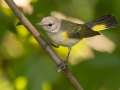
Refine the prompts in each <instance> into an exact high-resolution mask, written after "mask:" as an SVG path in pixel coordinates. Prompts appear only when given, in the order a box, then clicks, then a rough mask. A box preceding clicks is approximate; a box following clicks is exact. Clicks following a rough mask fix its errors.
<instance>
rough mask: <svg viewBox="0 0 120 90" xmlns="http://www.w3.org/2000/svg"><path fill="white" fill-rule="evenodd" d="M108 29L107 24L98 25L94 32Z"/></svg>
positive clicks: (94, 27) (93, 28)
mask: <svg viewBox="0 0 120 90" xmlns="http://www.w3.org/2000/svg"><path fill="white" fill-rule="evenodd" d="M105 29H107V26H106V25H105V24H98V25H95V26H93V27H92V30H93V31H101V30H105Z"/></svg>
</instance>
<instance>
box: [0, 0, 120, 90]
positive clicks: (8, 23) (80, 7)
mask: <svg viewBox="0 0 120 90" xmlns="http://www.w3.org/2000/svg"><path fill="white" fill-rule="evenodd" d="M14 1H16V3H17V5H18V6H19V8H20V9H21V10H23V12H24V13H25V15H26V16H27V17H28V19H29V20H30V21H31V22H32V23H33V24H34V25H35V24H36V23H37V22H39V21H40V20H41V19H42V18H43V17H45V16H47V15H49V14H50V12H51V11H60V12H62V13H64V14H66V15H68V16H72V17H75V18H80V19H82V20H84V21H86V22H87V21H90V20H93V19H95V18H96V17H99V16H103V15H106V14H112V15H114V16H116V18H117V20H118V22H119V21H120V0H14ZM22 2H24V3H22ZM17 22H18V19H17V18H16V17H15V15H14V14H13V13H12V11H11V10H10V9H9V8H8V7H7V5H6V4H5V3H4V0H0V90H74V89H73V88H72V86H71V85H70V84H69V82H68V81H67V80H66V78H65V77H64V76H63V75H62V74H61V73H57V72H56V70H57V68H56V66H55V64H54V63H53V62H52V61H51V60H50V58H49V56H48V55H47V54H46V53H45V52H44V50H43V49H42V48H40V47H39V45H38V44H37V42H36V41H35V40H34V38H33V37H32V36H31V34H29V32H27V30H26V29H25V27H24V26H22V25H18V26H17V25H16V23H17ZM37 28H38V27H37ZM119 28H120V27H119V25H118V26H117V28H113V29H111V30H110V29H109V30H106V31H102V34H104V35H105V36H106V37H107V38H109V39H110V40H111V41H112V42H113V43H114V44H115V47H116V48H115V50H114V51H113V52H112V53H108V52H100V51H97V50H95V49H92V48H90V47H89V46H87V45H86V44H85V42H83V41H81V42H80V43H79V44H77V45H76V46H75V49H74V50H73V51H72V53H71V56H70V58H71V61H70V63H69V66H70V69H71V70H72V72H73V73H74V74H75V76H76V77H77V78H78V79H79V81H80V83H81V85H82V86H83V87H84V89H85V90H120V30H119ZM38 29H39V31H40V32H41V33H44V32H43V30H42V29H41V28H38ZM101 44H104V43H101ZM96 46H97V44H96ZM55 50H56V52H57V53H58V54H59V55H60V56H61V57H62V58H63V59H64V58H65V55H66V53H67V49H66V48H65V47H60V48H58V49H56V48H55ZM74 52H76V53H74Z"/></svg>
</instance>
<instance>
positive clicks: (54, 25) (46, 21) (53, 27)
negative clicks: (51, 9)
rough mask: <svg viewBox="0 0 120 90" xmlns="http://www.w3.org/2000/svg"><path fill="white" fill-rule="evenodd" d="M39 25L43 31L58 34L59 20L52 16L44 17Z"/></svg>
mask: <svg viewBox="0 0 120 90" xmlns="http://www.w3.org/2000/svg"><path fill="white" fill-rule="evenodd" d="M39 25H42V27H43V29H45V30H46V31H48V32H52V33H55V32H58V31H59V30H60V26H61V20H60V19H57V18H56V17H53V16H48V17H44V18H43V19H42V20H41V22H40V23H39Z"/></svg>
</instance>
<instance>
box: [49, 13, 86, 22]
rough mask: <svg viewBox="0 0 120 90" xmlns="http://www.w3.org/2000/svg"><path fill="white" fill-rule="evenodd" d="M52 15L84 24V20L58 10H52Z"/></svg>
mask: <svg viewBox="0 0 120 90" xmlns="http://www.w3.org/2000/svg"><path fill="white" fill-rule="evenodd" d="M51 16H54V17H56V18H59V19H62V20H66V21H70V22H73V23H77V24H84V22H83V21H82V20H80V19H77V18H73V17H69V16H66V15H64V14H63V13H61V12H58V11H52V12H51Z"/></svg>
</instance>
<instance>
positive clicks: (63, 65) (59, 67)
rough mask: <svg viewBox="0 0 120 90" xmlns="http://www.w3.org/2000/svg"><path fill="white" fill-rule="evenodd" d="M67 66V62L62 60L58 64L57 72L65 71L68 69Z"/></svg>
mask: <svg viewBox="0 0 120 90" xmlns="http://www.w3.org/2000/svg"><path fill="white" fill-rule="evenodd" d="M66 67H67V64H66V63H65V62H62V63H60V64H59V65H58V69H57V72H61V71H63V70H64V69H66Z"/></svg>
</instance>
